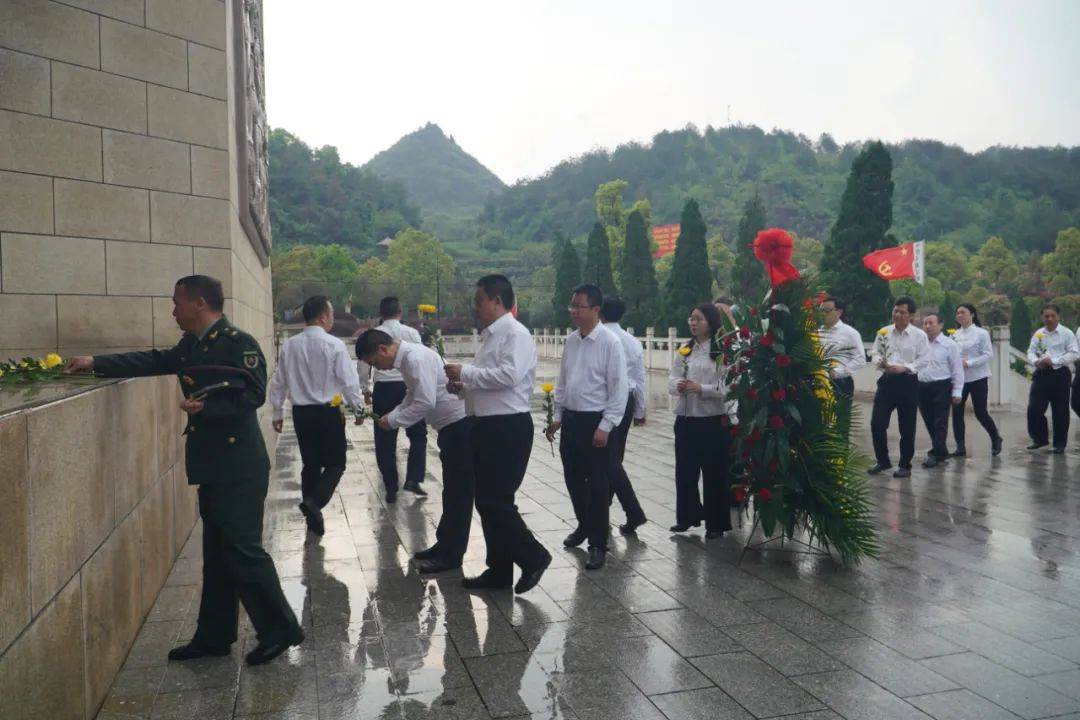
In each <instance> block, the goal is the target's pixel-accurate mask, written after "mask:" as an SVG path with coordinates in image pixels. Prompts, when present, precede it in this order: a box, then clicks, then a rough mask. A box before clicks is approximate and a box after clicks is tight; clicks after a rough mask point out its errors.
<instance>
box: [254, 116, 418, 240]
mask: <svg viewBox="0 0 1080 720" xmlns="http://www.w3.org/2000/svg"><path fill="white" fill-rule="evenodd" d="M269 150H270V222H271V223H272V225H273V229H274V247H275V250H282V249H285V248H288V247H291V246H293V245H329V244H337V245H343V246H345V247H347V248H351V249H352V250H354V251H355V252H356V253H357V254H358V255H367V254H370V253H372V252H374V250H375V244H376V243H377V242H379V241H380V240H382V239H383V238H384V237H393V236H394V235H395V234H397V232H398V231H400V230H402V229H404V228H406V227H417V226H419V224H420V211H419V209H418V208H417V207H416V206H415V205H413V204H412V203H411V202H410V201H409V199H408V198H407V196H406V193H405V189H404V188H403V187H402V186H401V184H400V183H396V182H390V181H387V180H384V179H382V178H380V177H379V176H377V175H376V174H374V173H373V172H371V171H369V170H363V169H361V168H358V167H356V166H354V165H349V164H348V163H342V162H341V160H340V158H338V152H337V149H336V148H334V147H332V146H329V145H327V146H324V147H321V148H317V149H312V148H311V147H308V146H307V145H306V144H304V143H303V142H302V141H301V140H300V139H299V138H297V137H296V136H295V135H292V134H290V133H288V132H286V131H285V130H282V129H277V130H273V131H272V132H271V133H270V140H269Z"/></svg>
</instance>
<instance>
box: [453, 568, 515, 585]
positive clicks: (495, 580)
mask: <svg viewBox="0 0 1080 720" xmlns="http://www.w3.org/2000/svg"><path fill="white" fill-rule="evenodd" d="M513 582H514V579H513V578H510V577H508V578H505V579H504V578H501V577H498V576H497V575H495V573H493V572H492V571H491V569H490V568H489V569H487V570H485V571H484V572H482V573H480V574H479V575H477V576H476V577H471V578H462V580H461V587H463V588H465V589H466V590H508V589H509V588H510V586H511V585H512V584H513Z"/></svg>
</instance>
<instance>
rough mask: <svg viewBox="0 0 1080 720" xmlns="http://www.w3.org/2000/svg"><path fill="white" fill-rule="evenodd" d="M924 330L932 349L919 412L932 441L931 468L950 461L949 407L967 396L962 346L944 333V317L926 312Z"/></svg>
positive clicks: (921, 384) (923, 372) (923, 374)
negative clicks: (946, 443) (942, 321)
mask: <svg viewBox="0 0 1080 720" xmlns="http://www.w3.org/2000/svg"><path fill="white" fill-rule="evenodd" d="M923 329H925V330H926V338H927V342H928V343H929V347H930V350H929V352H928V353H927V355H926V361H925V363H924V364H923V366H922V367H921V368H920V369H919V412H920V413H922V417H923V423H925V425H926V432H928V433H930V440H931V442H932V448H931V450H930V455H929V456H928V457H927V458H926V462H924V463H923V467H924V468H932V467H937V466H938V465H939V464H941V463H943V462H945V461H946V460H948V459H949V449H948V447H946V445H945V441H946V440H947V439H948V435H949V408H950V406H951V405H959V404H960V399H961V398H962V397H963V395H964V363H963V360H961V358H960V348H959V346H957V344H956V343H954V342H953V341H952V339H951V338H950V337H948V336H947V335H945V333H943V332H942V330H944V329H945V326H944V325H942V323H941V316H939V315H938V314H937V313H927V314H926V317H924V318H923Z"/></svg>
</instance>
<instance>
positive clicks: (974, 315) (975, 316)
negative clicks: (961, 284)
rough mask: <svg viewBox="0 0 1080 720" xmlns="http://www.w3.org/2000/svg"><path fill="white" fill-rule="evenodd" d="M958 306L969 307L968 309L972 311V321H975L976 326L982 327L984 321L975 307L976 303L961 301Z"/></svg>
mask: <svg viewBox="0 0 1080 720" xmlns="http://www.w3.org/2000/svg"><path fill="white" fill-rule="evenodd" d="M956 307H962V308H967V311H968V312H969V313H971V321H972V322H973V323H975V325H976V326H978V327H982V323H981V322H979V311H978V310H976V309H975V306H974V305H972V304H971V303H960V304H959V305H957V306H956Z"/></svg>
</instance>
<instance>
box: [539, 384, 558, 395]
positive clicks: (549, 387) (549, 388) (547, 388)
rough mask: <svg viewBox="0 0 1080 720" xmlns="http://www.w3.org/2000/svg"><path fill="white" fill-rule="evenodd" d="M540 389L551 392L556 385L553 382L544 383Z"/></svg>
mask: <svg viewBox="0 0 1080 720" xmlns="http://www.w3.org/2000/svg"><path fill="white" fill-rule="evenodd" d="M540 389H541V390H543V391H544V392H546V393H549V392H551V391H552V390H554V389H555V386H554V385H553V384H552V383H544V384H543V385H541V386H540Z"/></svg>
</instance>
